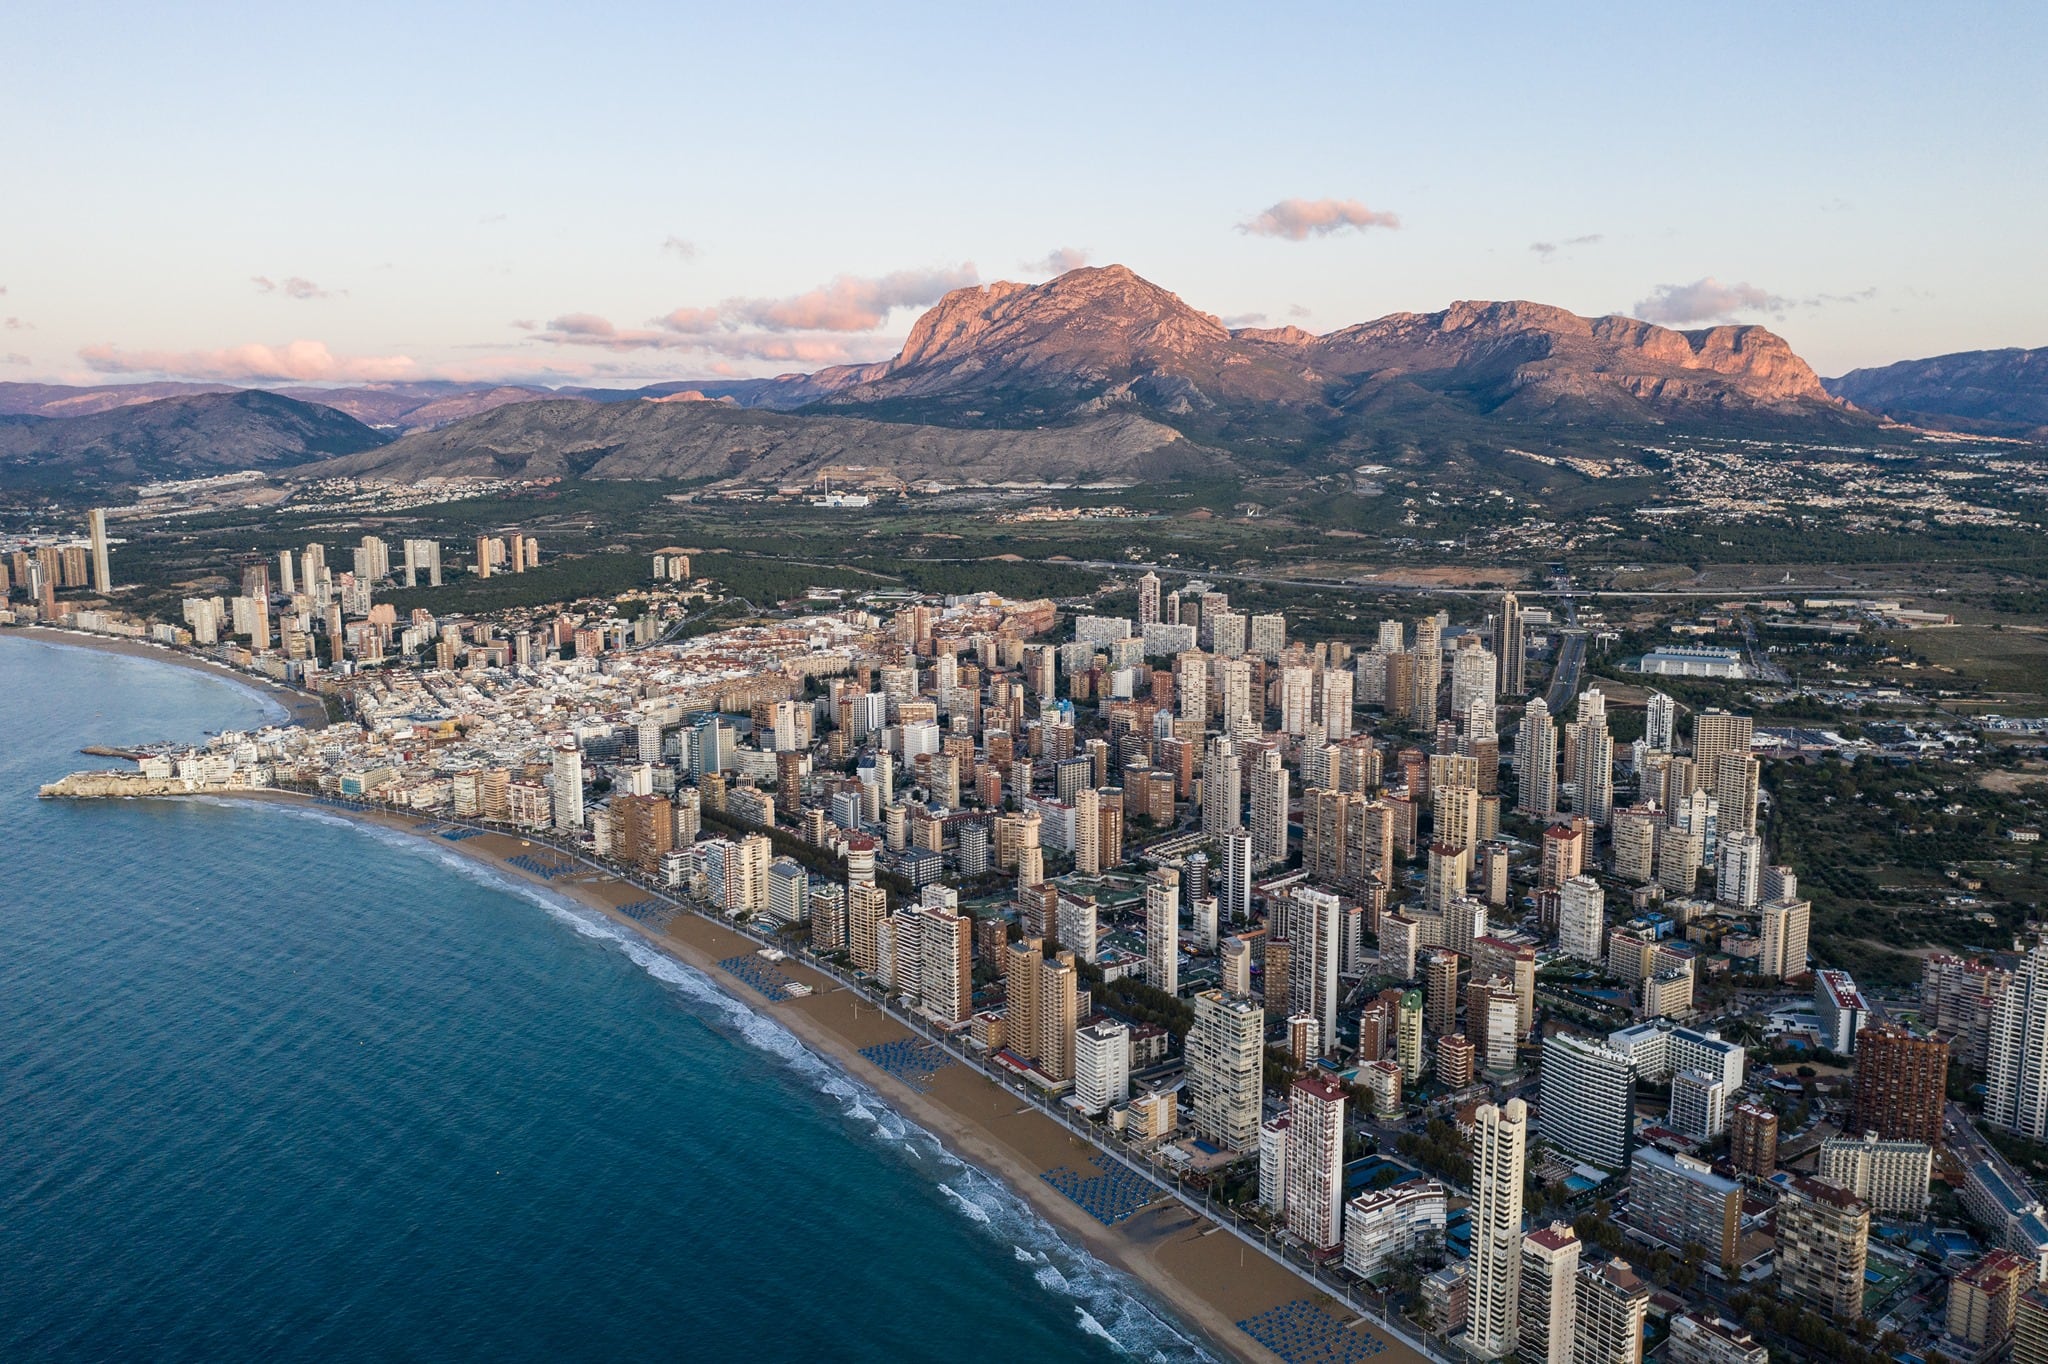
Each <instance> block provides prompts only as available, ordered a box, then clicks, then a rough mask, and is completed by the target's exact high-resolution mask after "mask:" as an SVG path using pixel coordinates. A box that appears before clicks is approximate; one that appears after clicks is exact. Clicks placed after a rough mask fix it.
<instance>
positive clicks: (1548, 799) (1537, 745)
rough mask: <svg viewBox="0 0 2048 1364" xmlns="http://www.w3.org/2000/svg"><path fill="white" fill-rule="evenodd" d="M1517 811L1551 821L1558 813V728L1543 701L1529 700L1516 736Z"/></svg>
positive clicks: (1533, 697) (1539, 699) (1532, 698)
mask: <svg viewBox="0 0 2048 1364" xmlns="http://www.w3.org/2000/svg"><path fill="white" fill-rule="evenodd" d="M1515 781H1516V792H1515V808H1516V809H1517V810H1519V811H1521V812H1522V813H1523V814H1525V815H1532V816H1534V817H1535V818H1537V819H1547V818H1549V816H1550V815H1552V814H1553V813H1555V812H1556V810H1557V726H1555V725H1553V724H1552V723H1551V722H1550V707H1549V706H1547V705H1545V704H1544V702H1543V698H1542V697H1540V696H1532V697H1530V698H1529V705H1528V707H1527V709H1525V710H1524V711H1523V712H1522V727H1521V729H1520V730H1518V731H1516V734H1515Z"/></svg>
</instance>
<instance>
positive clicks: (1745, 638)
mask: <svg viewBox="0 0 2048 1364" xmlns="http://www.w3.org/2000/svg"><path fill="white" fill-rule="evenodd" d="M1742 643H1743V646H1744V647H1745V648H1747V649H1748V650H1749V670H1750V672H1751V673H1752V674H1753V675H1755V676H1756V677H1757V678H1758V679H1759V680H1761V681H1764V682H1772V683H1775V684H1777V685H1778V686H1781V687H1783V686H1789V685H1790V684H1791V682H1792V677H1791V675H1790V674H1789V673H1787V672H1786V671H1785V670H1784V669H1783V668H1781V667H1779V666H1778V665H1777V664H1775V663H1773V662H1771V656H1770V655H1769V654H1767V653H1765V652H1764V651H1763V647H1762V646H1761V645H1759V644H1758V643H1757V642H1756V622H1755V621H1754V620H1751V619H1750V617H1749V614H1748V613H1747V612H1744V613H1743V616H1742Z"/></svg>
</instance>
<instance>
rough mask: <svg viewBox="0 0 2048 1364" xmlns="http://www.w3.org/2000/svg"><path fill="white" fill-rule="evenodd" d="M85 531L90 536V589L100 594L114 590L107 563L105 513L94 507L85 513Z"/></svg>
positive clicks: (112, 576) (103, 594)
mask: <svg viewBox="0 0 2048 1364" xmlns="http://www.w3.org/2000/svg"><path fill="white" fill-rule="evenodd" d="M85 527H86V532H87V533H88V534H89V535H90V536H91V537H92V590H93V591H95V592H97V593H99V594H100V595H101V596H103V597H104V596H105V595H107V593H109V592H112V591H113V590H114V575H113V573H112V571H111V570H110V569H109V567H108V565H107V513H106V511H105V509H104V508H101V507H94V508H93V509H92V510H91V511H89V512H87V513H86V514H85Z"/></svg>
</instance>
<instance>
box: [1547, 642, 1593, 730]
mask: <svg viewBox="0 0 2048 1364" xmlns="http://www.w3.org/2000/svg"><path fill="white" fill-rule="evenodd" d="M1585 671H1586V632H1585V631H1584V630H1566V631H1565V632H1564V642H1563V643H1562V644H1560V645H1558V646H1557V667H1556V668H1555V669H1554V670H1553V671H1552V672H1551V674H1550V691H1549V693H1548V694H1547V695H1545V696H1544V698H1543V704H1545V705H1546V706H1549V707H1550V713H1551V714H1552V715H1562V714H1564V711H1565V707H1566V706H1568V705H1570V704H1571V700H1572V698H1573V697H1574V696H1577V695H1578V694H1579V679H1580V678H1581V677H1582V676H1584V674H1585Z"/></svg>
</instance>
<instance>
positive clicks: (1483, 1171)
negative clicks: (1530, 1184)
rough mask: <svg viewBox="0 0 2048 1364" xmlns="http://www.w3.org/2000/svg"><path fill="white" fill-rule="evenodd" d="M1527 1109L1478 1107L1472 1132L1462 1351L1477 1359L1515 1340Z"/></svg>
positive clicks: (1506, 1349)
mask: <svg viewBox="0 0 2048 1364" xmlns="http://www.w3.org/2000/svg"><path fill="white" fill-rule="evenodd" d="M1528 1136H1529V1106H1528V1105H1527V1104H1525V1103H1523V1102H1522V1101H1521V1100H1520V1099H1510V1100H1508V1102H1507V1104H1506V1106H1505V1107H1496V1106H1494V1105H1493V1104H1481V1105H1480V1106H1479V1110H1478V1112H1477V1113H1476V1114H1475V1115H1474V1117H1473V1127H1472V1254H1471V1257H1470V1259H1469V1260H1468V1261H1467V1265H1468V1270H1469V1274H1470V1280H1469V1282H1470V1289H1471V1299H1470V1307H1469V1309H1468V1313H1467V1316H1466V1322H1465V1348H1466V1349H1467V1351H1469V1352H1470V1353H1471V1354H1473V1355H1476V1356H1478V1357H1479V1358H1481V1359H1498V1358H1500V1357H1501V1356H1503V1355H1506V1354H1509V1353H1511V1352H1512V1351H1513V1350H1514V1348H1515V1345H1516V1341H1517V1338H1518V1336H1519V1331H1520V1327H1519V1313H1518V1308H1517V1303H1518V1299H1519V1297H1520V1289H1521V1281H1522V1184H1523V1180H1524V1178H1525V1169H1524V1166H1525V1160H1526V1156H1527V1149H1528Z"/></svg>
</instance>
